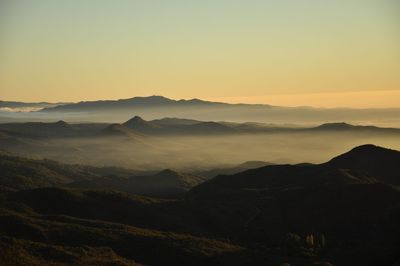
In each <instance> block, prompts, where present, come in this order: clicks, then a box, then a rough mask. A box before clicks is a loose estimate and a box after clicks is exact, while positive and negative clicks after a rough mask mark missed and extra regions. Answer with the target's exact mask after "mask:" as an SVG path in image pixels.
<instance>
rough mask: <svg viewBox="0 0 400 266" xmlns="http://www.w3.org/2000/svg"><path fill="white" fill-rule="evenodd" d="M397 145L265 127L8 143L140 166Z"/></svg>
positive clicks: (298, 157) (326, 154)
mask: <svg viewBox="0 0 400 266" xmlns="http://www.w3.org/2000/svg"><path fill="white" fill-rule="evenodd" d="M367 143H371V144H375V145H379V146H383V147H388V148H393V149H400V136H399V135H398V134H397V135H388V134H385V135H371V134H369V135H366V134H363V133H344V132H336V133H326V132H311V133H304V132H302V133H299V132H297V133H295V132H293V133H269V134H268V133H267V134H246V135H234V136H233V135H218V136H196V137H187V136H173V137H171V136H168V137H166V136H165V137H148V136H144V137H143V138H141V139H139V140H137V139H127V138H114V137H102V138H80V139H77V138H70V139H49V140H46V141H39V140H37V141H32V142H29V143H27V144H26V145H23V146H19V148H13V151H15V152H17V153H18V154H20V155H28V156H34V157H44V158H49V159H54V160H58V161H60V162H65V163H77V164H90V165H97V166H122V167H127V168H133V169H138V170H139V169H141V170H157V169H164V168H173V169H177V170H180V171H187V172H190V171H195V170H201V169H207V168H214V167H224V166H232V165H237V164H240V163H243V162H245V161H252V160H260V161H267V162H272V163H302V162H310V163H321V162H325V161H327V160H329V159H331V158H332V157H334V156H336V155H339V154H341V153H343V152H346V151H348V150H349V149H351V148H353V147H355V146H357V145H362V144H367Z"/></svg>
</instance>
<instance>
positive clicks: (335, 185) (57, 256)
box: [0, 145, 400, 265]
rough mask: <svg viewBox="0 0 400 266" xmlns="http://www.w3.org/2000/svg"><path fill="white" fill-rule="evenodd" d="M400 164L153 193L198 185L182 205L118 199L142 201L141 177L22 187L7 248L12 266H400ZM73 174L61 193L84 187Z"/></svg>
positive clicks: (167, 178) (165, 178)
mask: <svg viewBox="0 0 400 266" xmlns="http://www.w3.org/2000/svg"><path fill="white" fill-rule="evenodd" d="M399 154H400V152H399V151H395V150H390V149H386V148H382V147H378V146H374V145H362V146H359V147H356V148H354V149H352V150H350V151H348V152H346V153H344V154H342V155H339V156H337V157H335V158H333V159H332V160H330V161H328V162H326V163H322V164H298V165H268V166H263V167H260V168H256V169H250V170H246V171H244V172H240V173H237V174H233V175H219V176H217V177H215V178H213V179H211V180H209V181H205V182H203V183H200V184H198V185H196V184H197V183H198V182H202V180H200V178H195V177H193V176H190V175H189V176H187V175H182V174H179V173H176V172H174V171H172V170H165V171H162V172H160V173H157V174H154V175H149V176H148V177H147V178H148V179H147V180H146V181H143V182H149V184H150V183H151V186H159V187H162V186H169V185H171V184H173V185H176V184H178V185H179V186H182V187H185V189H188V188H190V187H191V186H193V185H196V186H195V187H194V188H192V189H191V190H190V191H189V192H187V193H185V194H184V197H182V198H180V199H173V200H171V199H157V198H152V197H148V196H138V195H134V194H131V193H130V194H127V193H124V192H118V191H116V190H122V191H127V188H128V187H129V186H131V188H132V189H133V190H134V187H135V186H136V185H135V184H136V183H135V182H137V180H135V181H134V179H135V177H131V176H129V175H127V176H120V177H118V176H116V177H115V178H113V177H111V176H108V177H104V176H102V177H98V176H93V177H90V178H86V179H81V177H82V176H81V174H82V172H80V171H78V172H77V175H76V177H75V178H71V179H70V180H76V181H73V182H74V184H75V185H77V186H75V188H74V189H71V188H56V187H47V188H37V189H32V190H19V188H17V187H15V188H14V189H13V190H12V191H3V192H1V193H0V195H1V197H0V210H1V212H0V225H1V226H0V230H1V237H0V246H1V247H2V250H5V251H6V252H0V259H3V260H4V259H7V260H10V261H18V262H19V263H20V264H21V263H24V264H27V263H30V262H31V260H34V261H35V262H41V263H49V262H58V263H64V264H71V263H81V264H85V263H87V264H90V261H89V262H88V261H87V260H88V259H89V257H92V256H97V257H96V259H97V260H96V261H95V262H91V263H92V264H102V263H103V264H104V263H105V261H114V262H115V261H118V263H119V264H122V265H123V263H125V264H127V263H131V264H132V263H139V264H151V265H165V264H166V263H167V264H169V263H175V264H182V265H189V264H190V265H193V264H194V265H196V264H198V265H261V264H267V265H268V264H271V265H280V264H282V263H284V262H287V263H290V264H293V265H313V264H314V265H318V264H315V263H321V261H330V262H331V263H333V264H334V265H395V264H396V263H397V262H398V260H399V257H398V247H399V246H398V239H399V237H400V231H399V229H398V224H399V223H400V190H399V188H398V184H399V183H398V180H399V178H400V177H399V175H398V173H397V172H398V171H397V169H398V165H400V157H399ZM9 160H10V159H9ZM19 163H21V164H22V165H23V164H24V163H23V161H22V162H19ZM32 163H33V162H31V161H30V162H28V164H32ZM257 164H258V163H257ZM43 167H45V166H43ZM46 167H47V166H46ZM12 169H14V170H13V174H14V176H17V175H19V174H20V175H22V174H24V175H25V176H29V175H30V171H26V170H25V168H23V167H22V166H21V165H20V166H18V167H13V168H12ZM47 169H49V168H47ZM52 169H53V172H57V173H58V170H57V171H56V170H54V167H53V168H52ZM41 172H44V171H41ZM41 172H40V171H39V173H41ZM67 172H68V171H67ZM68 173H69V174H68V175H67V174H64V175H63V177H64V178H61V181H60V183H63V184H64V182H65V180H66V179H65V176H69V175H73V172H70V171H69V172H68ZM41 175H42V174H39V175H38V176H37V177H36V178H39V176H41ZM54 175H55V174H54ZM85 175H86V174H83V176H85ZM144 178H145V177H144V176H143V177H140V178H139V179H144ZM55 183H57V182H55ZM79 183H80V184H81V185H82V187H81V186H80V185H78V184H79ZM128 184H129V186H128ZM47 185H50V186H51V185H53V184H47ZM85 186H87V187H86V189H85V188H83V187H85ZM77 187H79V188H77ZM89 187H90V189H89V190H87V188H89ZM110 189H112V191H110ZM133 190H132V192H134V191H133ZM310 239H312V241H311V240H310ZM72 247H77V248H80V249H74V248H72ZM100 247H101V248H100ZM154 249H156V250H157V256H154ZM105 250H106V251H105ZM102 253H104V254H103V256H102V257H99V254H102ZM16 254H23V255H20V256H16ZM85 254H86V255H85ZM92 259H93V258H92ZM326 265H327V264H326Z"/></svg>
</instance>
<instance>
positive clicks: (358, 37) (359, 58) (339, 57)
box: [0, 0, 400, 108]
mask: <svg viewBox="0 0 400 266" xmlns="http://www.w3.org/2000/svg"><path fill="white" fill-rule="evenodd" d="M399 7H400V5H399V4H398V3H395V1H392V0H381V1H372V0H354V1H341V2H337V1H330V2H327V1H316V0H313V1H309V0H296V1H294V0H291V1H258V0H249V1H245V2H244V1H231V0H213V1H211V0H204V1H189V2H188V1H183V0H171V1H168V4H166V3H164V2H162V1H161V2H159V1H135V0H121V1H117V2H114V1H100V0H87V1H78V0H71V1H51V0H37V1H26V0H19V1H15V0H4V1H2V2H1V3H0V25H1V26H0V38H1V41H0V99H1V100H15V101H27V102H33V101H35V102H36V101H48V102H67V101H68V102H71V101H72V102H76V101H85V100H99V99H123V98H131V97H134V96H147V95H163V96H165V97H168V98H173V99H182V98H183V99H190V98H200V99H216V100H219V101H228V102H247V103H265V104H273V105H281V106H285V105H287V106H300V105H307V106H320V107H354V108H362V107H380V108H381V107H400V100H399V99H400V98H399V97H398V96H399V93H398V91H399V90H400V48H399V47H400V23H399V22H400V21H399V17H398V10H399Z"/></svg>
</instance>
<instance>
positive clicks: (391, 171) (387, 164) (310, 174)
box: [191, 145, 400, 198]
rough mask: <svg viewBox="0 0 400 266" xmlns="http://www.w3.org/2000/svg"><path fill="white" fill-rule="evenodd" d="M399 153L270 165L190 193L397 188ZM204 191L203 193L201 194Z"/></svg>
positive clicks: (365, 152) (372, 150)
mask: <svg viewBox="0 0 400 266" xmlns="http://www.w3.org/2000/svg"><path fill="white" fill-rule="evenodd" d="M398 165H400V152H398V151H394V150H390V149H385V148H382V147H377V146H374V145H363V146H359V147H356V148H354V149H353V150H351V151H349V152H348V153H345V154H342V155H340V156H338V157H335V158H334V159H332V160H331V161H329V162H327V163H324V164H319V165H312V164H298V165H270V166H265V167H261V168H257V169H252V170H247V171H244V172H241V173H238V174H236V175H232V176H224V175H221V176H218V177H216V178H214V179H212V180H209V181H207V182H205V183H203V184H201V185H199V186H197V187H195V188H194V189H193V190H192V191H191V193H192V194H193V195H200V196H204V197H207V198H209V197H210V196H211V195H214V196H217V197H220V196H223V195H224V193H225V192H228V193H230V191H231V190H235V189H244V188H247V189H258V190H259V189H278V190H282V189H286V188H290V187H304V186H325V185H345V184H370V183H378V182H382V183H386V184H392V185H398V184H399V181H400V175H399V173H397V171H396V170H395V169H397V168H398ZM202 191H204V193H202Z"/></svg>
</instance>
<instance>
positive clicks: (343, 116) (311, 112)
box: [0, 96, 400, 127]
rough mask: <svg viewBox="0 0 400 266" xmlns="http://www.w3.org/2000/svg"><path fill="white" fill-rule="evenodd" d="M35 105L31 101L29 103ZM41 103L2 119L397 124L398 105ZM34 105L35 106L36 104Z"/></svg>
mask: <svg viewBox="0 0 400 266" xmlns="http://www.w3.org/2000/svg"><path fill="white" fill-rule="evenodd" d="M13 105H14V106H18V105H23V106H29V103H13ZM35 106H37V104H33V105H32V107H35ZM40 106H42V107H43V108H42V110H39V111H37V112H31V113H26V114H18V115H16V114H7V113H3V114H1V117H0V118H1V119H2V120H4V121H13V119H14V120H16V121H18V120H22V121H24V120H25V121H31V120H36V121H37V120H38V119H40V120H43V119H53V120H54V119H58V120H60V119H66V120H68V121H74V122H83V121H97V122H107V123H115V122H117V123H121V122H122V121H126V120H128V119H129V117H130V115H131V114H133V113H135V114H137V115H139V116H142V117H145V118H147V119H160V118H163V117H181V118H186V119H195V120H202V121H207V120H210V118H211V117H212V120H213V121H233V122H246V121H256V122H264V123H300V124H304V123H307V124H310V123H312V124H321V123H324V122H336V121H349V122H351V123H362V124H365V123H374V124H378V123H382V121H383V120H385V121H388V123H387V124H386V125H389V126H395V127H399V126H400V121H399V119H398V117H400V108H386V109H351V108H333V109H326V108H313V107H281V106H271V105H268V104H229V103H222V102H211V101H205V100H200V99H191V100H173V99H169V98H166V97H163V96H149V97H133V98H129V99H120V100H101V101H86V102H78V103H58V104H51V105H49V106H46V105H40ZM35 108H36V107H35Z"/></svg>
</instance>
